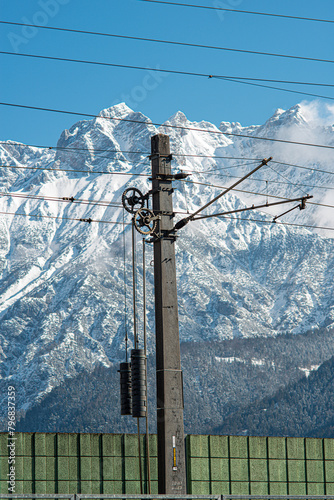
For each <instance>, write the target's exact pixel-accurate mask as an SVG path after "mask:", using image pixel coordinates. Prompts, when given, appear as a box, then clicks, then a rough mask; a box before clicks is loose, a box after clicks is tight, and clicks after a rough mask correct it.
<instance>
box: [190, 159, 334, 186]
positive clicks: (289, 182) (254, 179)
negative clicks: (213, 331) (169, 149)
mask: <svg viewBox="0 0 334 500" xmlns="http://www.w3.org/2000/svg"><path fill="white" fill-rule="evenodd" d="M249 165H250V164H249ZM268 166H269V165H268ZM271 170H272V171H273V172H275V174H277V175H280V176H281V177H282V178H283V179H285V180H286V182H283V181H277V180H275V179H256V178H254V177H252V178H251V179H249V180H250V181H253V182H268V183H270V184H283V185H291V186H293V187H298V186H300V187H309V188H314V189H329V190H332V189H334V186H317V185H315V184H303V183H301V182H293V181H290V180H289V179H288V178H287V177H285V176H284V175H282V174H280V173H279V172H277V171H276V170H274V169H273V168H272V169H271ZM209 172H210V173H211V172H213V173H214V171H212V170H210V171H209ZM197 173H203V172H193V175H196V174H197ZM216 175H217V176H222V177H228V178H229V179H241V177H240V176H238V175H231V174H228V175H227V174H224V173H222V172H218V173H217V174H216Z"/></svg>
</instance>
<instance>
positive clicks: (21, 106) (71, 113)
mask: <svg viewBox="0 0 334 500" xmlns="http://www.w3.org/2000/svg"><path fill="white" fill-rule="evenodd" d="M0 105H1V106H10V107H14V108H22V109H31V110H35V111H47V112H50V113H62V114H66V115H74V116H85V117H87V116H88V117H90V118H101V119H104V120H115V121H124V122H127V123H139V124H142V125H153V126H155V127H162V128H171V129H175V130H189V131H192V132H202V133H207V134H215V135H227V136H231V137H242V138H246V139H254V140H261V141H270V142H279V143H283V144H294V145H297V146H308V147H315V148H324V149H334V146H329V145H326V144H312V143H308V142H298V141H288V140H286V139H274V138H270V137H260V136H256V135H246V134H235V133H233V132H221V131H220V130H207V129H200V128H193V127H183V126H181V125H170V124H167V123H155V122H152V121H151V120H148V121H141V120H131V119H130V118H117V117H113V116H99V115H93V114H90V113H79V112H76V111H65V110H59V109H53V108H42V107H40V106H27V105H23V104H13V103H8V102H0Z"/></svg>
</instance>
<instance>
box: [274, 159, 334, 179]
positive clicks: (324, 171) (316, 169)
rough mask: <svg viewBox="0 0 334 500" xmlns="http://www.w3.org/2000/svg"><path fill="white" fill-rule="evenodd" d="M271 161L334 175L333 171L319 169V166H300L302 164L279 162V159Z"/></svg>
mask: <svg viewBox="0 0 334 500" xmlns="http://www.w3.org/2000/svg"><path fill="white" fill-rule="evenodd" d="M273 163H276V164H277V165H285V166H287V167H296V168H304V169H305V170H312V171H314V172H320V173H322V174H330V175H334V172H329V171H328V170H320V169H319V168H313V167H305V166H302V165H294V164H292V163H284V162H281V161H274V160H273Z"/></svg>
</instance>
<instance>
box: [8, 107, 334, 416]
mask: <svg viewBox="0 0 334 500" xmlns="http://www.w3.org/2000/svg"><path fill="white" fill-rule="evenodd" d="M301 109H303V108H302V107H301ZM300 112H301V111H300V109H299V108H298V110H293V111H292V112H291V113H290V115H291V116H290V118H291V119H292V120H293V117H294V116H295V115H296V114H298V113H300ZM285 113H286V119H287V120H288V116H289V113H288V112H285ZM283 114H284V112H282V113H280V116H282V115H283ZM104 115H105V117H103V116H104ZM107 116H108V118H112V117H117V118H120V119H122V118H127V119H129V120H132V119H138V120H139V121H141V122H142V123H132V122H126V121H118V120H114V121H113V120H109V119H108V120H106V119H105V118H106V117H107ZM142 117H144V115H142V114H141V113H137V112H133V111H131V110H130V108H127V107H126V106H125V105H118V106H115V107H112V108H107V110H104V111H101V113H100V116H98V117H96V118H95V119H93V120H89V121H85V120H82V121H79V122H77V123H75V124H74V125H73V126H72V127H71V128H70V129H69V131H67V132H66V131H64V132H63V134H62V135H61V137H60V139H59V141H58V146H57V149H56V150H49V149H38V148H33V147H30V146H24V145H20V144H14V143H13V142H12V141H11V142H9V143H6V144H2V145H0V161H1V164H2V165H12V166H13V167H17V168H8V167H7V168H2V170H1V171H2V186H3V187H2V191H3V194H6V195H11V196H4V195H3V196H2V198H1V211H2V212H7V213H15V214H17V216H9V215H7V216H5V215H4V216H3V218H2V220H1V223H0V269H1V275H0V290H1V299H0V315H1V319H2V326H3V328H2V333H1V348H2V353H1V354H2V358H1V364H0V375H1V377H2V379H1V383H2V384H3V386H4V387H5V385H6V384H7V381H8V380H10V381H11V383H15V384H16V385H17V391H18V408H23V409H24V411H26V410H27V409H28V408H30V407H31V406H33V405H34V404H35V402H36V401H39V400H40V399H41V398H43V397H44V396H45V395H46V394H47V393H48V392H50V391H52V390H53V389H54V388H55V387H56V386H57V385H60V384H62V383H63V381H64V380H65V379H66V378H68V377H74V376H77V375H78V374H79V373H81V372H83V371H87V370H88V371H89V370H92V369H94V367H96V366H99V365H102V366H106V367H108V366H111V365H112V364H113V363H115V362H117V361H119V360H120V359H121V358H122V356H124V324H125V323H124V321H125V319H124V318H125V310H124V281H125V288H126V291H127V297H130V296H131V260H130V248H131V246H130V230H129V223H130V221H131V218H130V216H129V215H127V214H125V219H124V220H125V223H126V226H125V229H124V231H125V233H124V237H125V257H126V259H125V260H126V262H125V268H124V261H123V252H124V248H123V241H124V240H123V215H124V214H123V211H122V208H121V206H120V201H121V196H122V193H123V191H124V189H125V188H127V187H129V186H135V187H137V188H138V189H140V190H141V191H142V192H143V193H146V192H147V191H149V189H150V185H149V182H148V181H147V179H146V177H145V176H140V177H138V176H137V174H138V173H140V174H145V175H147V177H148V176H149V175H150V164H149V159H148V158H147V154H148V153H149V150H150V137H151V136H152V135H153V134H155V133H157V132H158V130H157V129H156V127H155V126H153V125H152V124H151V123H150V120H149V119H148V118H147V117H144V118H142ZM184 120H187V119H186V117H185V115H183V114H182V113H181V112H179V113H176V114H175V115H174V116H173V117H171V118H170V122H169V123H173V124H174V123H175V124H176V123H179V122H180V121H182V123H183V122H184ZM269 121H270V119H269V120H268V121H267V122H266V123H267V125H266V126H267V131H268V130H269V129H268V127H271V133H272V134H273V135H275V133H276V134H277V129H275V126H276V125H275V123H276V121H275V120H274V121H273V122H272V123H270V124H269V123H268V122H269ZM185 123H186V125H187V126H188V124H189V123H191V124H192V125H193V128H198V127H199V126H200V127H201V128H204V129H206V130H210V129H211V128H214V129H215V130H216V131H217V132H219V129H218V128H217V127H214V126H213V125H211V124H209V123H208V122H204V121H202V122H188V120H187V121H186V122H185ZM290 125H291V126H292V127H295V128H296V127H297V129H298V127H301V128H302V129H303V130H304V128H303V127H304V124H301V123H300V122H298V123H297V125H296V123H294V122H293V123H292V124H291V123H290V122H289V126H290ZM189 126H190V125H189ZM284 126H286V125H284ZM284 126H283V125H282V127H283V128H284ZM257 127H261V126H257ZM325 128H326V127H325ZM327 128H328V127H327ZM327 128H326V131H327ZM159 130H160V131H165V132H166V133H168V135H169V136H170V141H171V150H172V152H173V154H174V160H173V168H174V171H178V170H180V169H181V170H184V171H187V170H188V171H191V173H192V176H191V180H190V181H188V180H187V181H185V182H180V181H178V182H175V193H174V205H175V211H176V212H185V213H188V212H190V213H191V212H192V211H194V210H196V209H197V208H198V207H199V206H202V205H203V203H205V202H207V201H208V200H210V199H212V197H213V196H215V195H217V194H218V193H219V192H221V189H219V188H213V187H212V184H214V185H217V183H218V184H224V183H225V184H231V181H233V180H235V177H238V176H239V177H240V176H242V175H244V172H245V167H246V169H250V168H253V167H252V165H255V163H256V162H255V158H260V157H261V156H262V153H264V149H266V156H269V154H267V152H269V148H268V146H267V145H266V146H265V148H264V147H262V146H261V147H260V146H253V145H251V144H250V142H249V141H250V139H245V138H233V139H231V138H230V137H225V136H224V135H223V134H221V133H220V132H219V133H217V134H213V135H211V134H208V133H207V132H200V133H199V132H195V131H194V130H182V131H181V133H180V130H178V129H176V128H168V127H165V128H164V127H163V126H162V127H161V128H160V129H159ZM328 130H329V128H328ZM254 131H255V129H254ZM254 133H255V132H254ZM256 133H257V132H256ZM268 133H269V132H268ZM298 133H299V132H298ZM326 133H327V132H326ZM236 153H237V154H236ZM186 155H190V156H186ZM205 155H206V157H203V156H205ZM307 155H308V152H307V153H305V155H304V156H305V165H310V167H311V166H312V165H313V166H314V163H313V157H312V155H311V158H310V160H308V159H307V158H306V157H307ZM218 156H227V157H233V156H236V157H247V158H248V157H252V158H254V160H252V162H251V165H249V161H248V160H247V161H246V163H247V164H246V165H243V164H241V165H240V164H238V163H239V162H238V163H237V164H236V165H234V164H233V163H232V166H231V160H229V159H224V158H218ZM278 159H279V158H278ZM321 165H324V166H325V167H326V169H327V168H329V167H328V161H327V157H326V155H325V156H324V158H322V163H321ZM26 167H29V168H28V169H26V170H24V168H26ZM35 167H36V168H40V169H44V168H45V169H50V170H33V168H35ZM277 168H280V167H277V165H275V168H274V170H275V169H277ZM52 169H53V170H52ZM210 170H214V172H212V171H211V172H210ZM295 170H296V169H294V168H293V167H291V166H290V167H289V166H286V165H285V166H283V167H282V171H280V176H277V174H276V173H275V171H273V170H271V169H266V170H265V172H263V171H262V172H263V173H261V175H260V172H261V171H259V174H257V178H256V179H255V180H252V179H250V180H248V181H247V182H246V183H245V185H244V191H253V192H262V195H261V196H260V199H261V200H265V199H266V197H267V198H268V199H270V197H271V196H277V195H278V196H282V197H290V196H292V195H293V194H294V195H295V197H296V194H297V193H298V194H299V195H300V193H301V189H300V187H298V186H296V179H297V178H298V180H300V179H299V177H298V175H297V174H296V172H295ZM101 172H104V174H102V173H101ZM114 172H115V173H114ZM123 174H128V175H127V176H124V175H123ZM222 175H224V177H222ZM282 175H283V176H284V177H285V180H284V179H283V180H282V177H281V176H282ZM300 175H302V174H300ZM303 175H304V171H303ZM305 175H306V177H305V179H306V180H307V181H312V182H313V183H315V182H317V183H319V184H321V183H324V182H329V181H328V178H329V175H326V174H322V173H319V172H316V171H314V172H312V173H310V171H308V170H307V171H306V172H305ZM277 179H280V181H279V182H282V183H281V184H274V183H277V182H278V181H277ZM286 179H287V180H286ZM201 183H202V184H201ZM203 184H204V185H203ZM264 186H266V187H267V189H266V188H264ZM319 193H321V196H322V198H321V199H324V193H325V196H326V193H330V191H329V190H328V191H326V190H325V191H324V190H323V189H322V190H318V191H316V190H315V196H318V198H315V199H316V200H317V199H318V200H319V196H320V195H319ZM14 195H21V196H23V197H22V198H19V197H18V196H14ZM37 197H39V199H37ZM52 197H56V198H58V199H59V198H62V197H66V198H69V197H74V198H75V199H77V200H90V201H91V203H89V204H85V203H83V202H80V203H77V204H76V203H70V202H66V203H65V202H64V201H63V202H60V201H58V202H56V201H55V200H53V199H52ZM250 197H253V199H252V201H253V202H254V195H250V194H249V193H243V192H240V191H235V192H234V193H233V194H232V193H229V194H228V195H226V197H224V198H223V199H221V200H219V201H218V202H217V203H216V205H215V208H213V209H212V212H216V211H217V212H222V211H226V210H233V209H235V208H241V207H246V206H247V204H248V202H249V200H250ZM99 200H105V201H106V200H107V201H108V203H105V204H104V205H103V204H100V205H98V204H96V203H94V202H96V201H99ZM317 210H318V207H317V206H313V205H308V206H307V210H305V211H302V212H300V213H299V211H298V222H300V223H301V224H303V222H305V221H307V220H308V219H307V218H308V217H312V218H316V217H317V214H318V212H317ZM294 213H297V212H294ZM18 214H25V215H26V216H25V217H19V216H18ZM182 216H183V215H182V214H181V215H178V217H182ZM48 217H50V218H48ZM291 217H296V216H295V215H292V216H289V215H288V216H287V218H286V219H285V220H286V221H292V220H293V219H292V218H291ZM82 218H85V219H87V218H91V219H93V220H101V221H106V222H105V223H99V224H97V223H96V224H94V223H91V224H85V223H82V222H80V221H78V219H82ZM244 218H246V217H243V216H236V218H232V217H231V218H224V219H208V220H207V221H205V222H194V223H191V224H189V225H188V226H187V227H186V228H185V229H184V230H182V232H180V237H179V238H178V240H177V245H176V248H177V262H178V263H177V273H178V290H179V317H180V332H181V340H182V341H183V342H185V341H187V342H192V341H196V342H202V341H207V340H222V339H229V338H233V337H251V336H261V335H262V336H276V335H278V334H280V333H285V332H287V333H290V332H293V333H301V332H303V331H306V330H309V329H310V328H319V327H328V328H329V327H330V326H331V325H333V324H334V299H333V297H334V293H333V286H334V285H333V283H334V279H333V278H334V276H333V268H334V266H333V260H334V252H333V244H334V243H333V241H334V240H332V239H329V238H326V237H321V236H319V235H318V234H316V233H315V232H310V231H309V230H307V229H304V228H298V227H289V226H284V225H282V224H279V223H277V224H271V220H272V215H270V212H269V213H266V214H265V213H262V212H251V213H250V215H248V216H247V220H243V219H244ZM72 219H76V220H72ZM109 222H113V224H110V223H109ZM138 244H139V243H138ZM150 252H151V250H148V258H153V257H150ZM138 270H139V276H138V286H139V287H140V286H141V284H142V277H141V272H142V266H141V263H138ZM147 284H148V304H147V312H148V346H149V351H150V352H153V350H154V301H153V276H152V274H151V273H150V272H149V270H148V274H147ZM138 306H139V308H141V307H142V299H141V296H139V304H138ZM128 309H129V311H128V316H127V318H126V324H127V328H128V329H129V331H131V327H132V317H131V312H130V311H131V306H130V304H129V303H128ZM131 342H132V340H131V339H130V346H131ZM2 407H3V408H4V405H2Z"/></svg>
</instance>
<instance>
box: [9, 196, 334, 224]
mask: <svg viewBox="0 0 334 500" xmlns="http://www.w3.org/2000/svg"><path fill="white" fill-rule="evenodd" d="M309 203H310V202H309ZM0 214H1V215H13V216H19V217H36V218H47V219H58V220H70V221H78V222H86V223H89V224H90V223H92V222H96V223H101V224H119V225H123V222H120V221H105V220H95V219H80V218H72V217H58V216H51V215H34V214H25V213H16V212H0ZM219 218H224V219H237V220H238V221H245V222H260V223H263V224H275V223H273V222H272V221H264V220H261V219H242V218H239V217H230V216H229V217H227V216H220V217H219ZM129 224H131V222H129V223H128V224H127V225H129ZM276 224H277V223H276ZM278 224H281V225H284V226H296V227H300V228H306V229H323V230H328V231H334V228H332V227H326V226H313V225H308V224H295V223H290V222H281V221H280V222H279V223H278Z"/></svg>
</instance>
